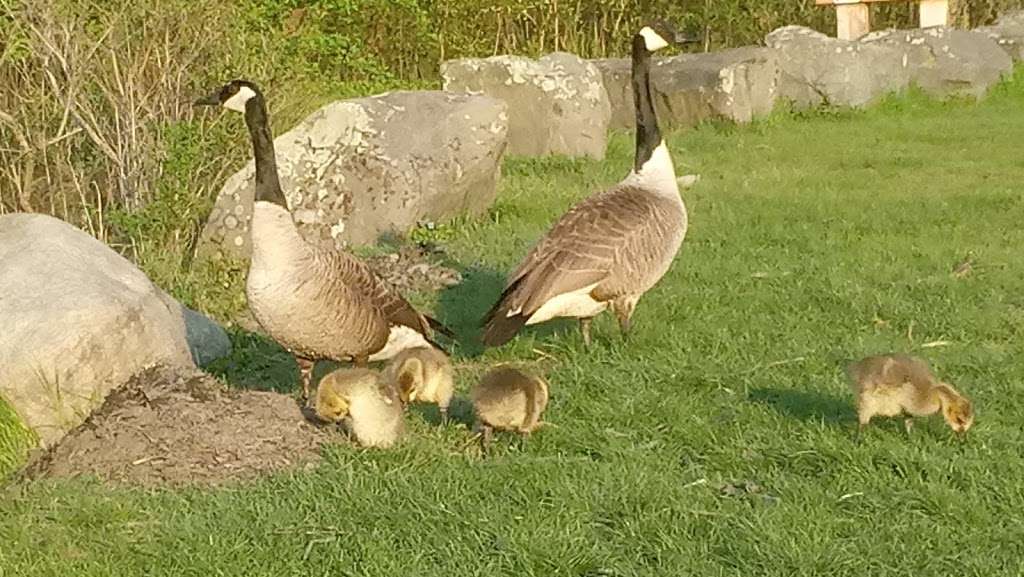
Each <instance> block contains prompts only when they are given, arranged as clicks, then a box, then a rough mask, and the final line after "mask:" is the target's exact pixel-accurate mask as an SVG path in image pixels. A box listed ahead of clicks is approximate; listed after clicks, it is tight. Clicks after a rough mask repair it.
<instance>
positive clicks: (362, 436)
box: [314, 368, 405, 448]
mask: <svg viewBox="0 0 1024 577" xmlns="http://www.w3.org/2000/svg"><path fill="white" fill-rule="evenodd" d="M314 411H315V412H316V414H317V416H318V417H320V418H321V419H323V420H325V421H328V422H342V421H345V422H346V423H347V424H348V427H349V432H350V433H351V434H352V436H353V437H355V440H356V442H357V443H359V444H360V445H362V446H364V447H382V448H386V447H390V446H392V445H394V444H395V443H396V442H397V441H398V439H399V438H400V437H401V436H402V434H403V432H404V431H405V421H404V419H403V410H402V403H401V400H400V399H399V398H398V395H397V393H396V392H395V391H394V389H392V388H391V387H389V386H387V385H386V384H385V383H383V382H382V380H381V378H380V374H379V373H377V372H376V371H372V370H369V369H359V368H355V369H347V368H346V369H338V370H337V371H334V372H332V373H330V374H329V375H327V376H325V377H324V378H323V379H322V380H321V381H320V385H319V386H318V388H317V394H316V402H315V406H314Z"/></svg>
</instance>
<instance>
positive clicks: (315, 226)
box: [200, 91, 508, 258]
mask: <svg viewBox="0 0 1024 577" xmlns="http://www.w3.org/2000/svg"><path fill="white" fill-rule="evenodd" d="M505 110H506V109H505V105H504V103H502V102H501V101H499V100H495V99H493V98H488V97H485V96H471V95H458V94H449V93H445V92H441V91H423V92H391V93H387V94H382V95H379V96H373V97H370V98H358V99H354V100H343V101H338V102H333V103H331V104H328V105H327V106H324V107H323V108H321V109H320V110H317V111H316V112H314V113H313V114H311V115H310V116H308V117H307V118H306V119H305V120H303V121H302V122H301V123H299V125H298V126H296V127H295V128H293V129H291V130H290V131H288V132H286V133H284V134H282V135H280V136H278V137H277V138H275V139H274V148H275V152H276V154H277V166H278V172H279V174H280V178H281V186H282V188H283V189H284V193H285V197H286V198H287V200H288V204H289V206H290V208H291V211H292V215H293V217H294V219H295V222H296V224H297V225H298V229H299V232H300V233H301V234H302V235H303V236H304V237H305V239H306V240H307V241H309V242H311V243H314V244H318V245H321V246H336V247H341V246H344V245H346V244H350V243H351V244H366V243H373V242H375V241H377V239H378V238H379V237H380V235H381V234H383V233H385V232H407V231H408V230H410V229H412V228H414V227H415V226H416V224H417V223H418V222H420V221H423V220H427V221H440V220H446V219H449V218H452V217H455V216H458V215H460V214H465V213H469V214H479V213H483V212H485V211H486V210H487V209H488V208H490V206H491V204H492V203H493V202H494V198H495V195H496V194H497V184H498V179H499V177H500V173H501V158H502V155H503V153H504V151H505V146H506V138H507V134H508V116H507V114H506V112H505ZM254 174H255V165H254V164H253V162H251V161H250V162H249V163H248V164H247V165H246V166H245V167H244V168H243V169H242V170H240V171H238V172H237V173H235V174H234V175H233V176H231V177H230V178H228V180H227V182H226V183H225V184H224V186H223V187H222V188H221V191H220V193H219V195H218V197H217V201H216V204H215V205H214V208H213V211H212V212H211V214H210V218H209V220H208V221H207V224H206V228H205V229H204V230H203V234H202V238H201V241H200V242H201V248H202V250H203V251H204V252H205V253H207V254H209V253H210V252H211V251H212V252H213V253H215V254H219V255H226V256H231V257H235V258H247V257H248V256H249V254H250V251H251V248H252V245H251V239H250V237H249V221H250V219H251V218H252V204H253V187H254V184H253V181H254Z"/></svg>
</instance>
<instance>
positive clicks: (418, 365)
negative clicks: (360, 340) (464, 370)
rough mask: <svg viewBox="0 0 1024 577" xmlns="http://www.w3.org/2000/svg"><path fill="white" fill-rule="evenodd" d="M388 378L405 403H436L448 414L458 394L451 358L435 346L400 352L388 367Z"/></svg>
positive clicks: (385, 378) (443, 414)
mask: <svg viewBox="0 0 1024 577" xmlns="http://www.w3.org/2000/svg"><path fill="white" fill-rule="evenodd" d="M384 380H385V381H386V382H387V383H389V384H390V385H392V386H393V387H394V388H395V389H396V390H397V391H398V395H399V397H400V398H401V399H402V402H403V403H416V402H420V403H434V404H436V405H437V406H438V408H439V409H440V411H441V415H442V417H444V416H447V413H448V407H449V406H450V405H451V401H452V396H453V395H454V394H455V374H454V370H453V368H452V363H451V360H449V358H448V355H446V354H444V352H442V351H440V350H438V349H435V348H434V347H416V348H411V349H406V350H404V351H402V352H400V353H398V354H397V355H396V356H395V357H394V358H392V359H391V361H390V362H389V363H388V365H387V367H386V368H385V369H384Z"/></svg>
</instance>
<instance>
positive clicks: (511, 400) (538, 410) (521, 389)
mask: <svg viewBox="0 0 1024 577" xmlns="http://www.w3.org/2000/svg"><path fill="white" fill-rule="evenodd" d="M548 395H549V391H548V384H547V382H545V381H544V379H542V378H540V377H537V376H534V375H529V374H527V373H524V372H523V371H520V370H519V369H515V368H513V367H509V366H502V367H497V368H495V369H492V370H490V371H488V372H487V373H486V374H485V375H484V376H483V377H482V378H481V379H480V382H479V383H478V384H477V385H476V386H475V387H474V388H473V390H472V392H471V393H470V396H471V397H472V400H473V409H474V411H475V412H476V416H477V420H478V425H483V426H486V427H493V428H495V429H501V430H509V431H518V432H520V433H530V432H532V431H533V430H534V429H536V428H537V427H538V426H539V425H540V423H541V416H542V415H543V414H544V409H545V408H547V405H548Z"/></svg>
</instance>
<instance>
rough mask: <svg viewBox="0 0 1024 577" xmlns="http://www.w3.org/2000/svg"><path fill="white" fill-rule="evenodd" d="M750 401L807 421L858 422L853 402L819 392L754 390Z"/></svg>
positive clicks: (751, 392)
mask: <svg viewBox="0 0 1024 577" xmlns="http://www.w3.org/2000/svg"><path fill="white" fill-rule="evenodd" d="M750 400H751V401H753V402H755V403H761V404H764V405H770V406H771V407H772V408H774V409H775V410H777V411H779V412H780V413H782V414H785V415H788V416H790V417H796V418H797V419H802V420H805V421H811V420H813V421H819V420H820V421H825V422H827V423H848V422H850V421H854V422H855V421H856V420H857V416H856V414H855V413H854V411H853V406H852V405H851V401H849V400H846V399H841V398H838V397H834V396H832V395H827V394H823V393H820V392H818V391H801V390H794V389H771V388H762V389H754V390H752V391H750Z"/></svg>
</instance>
